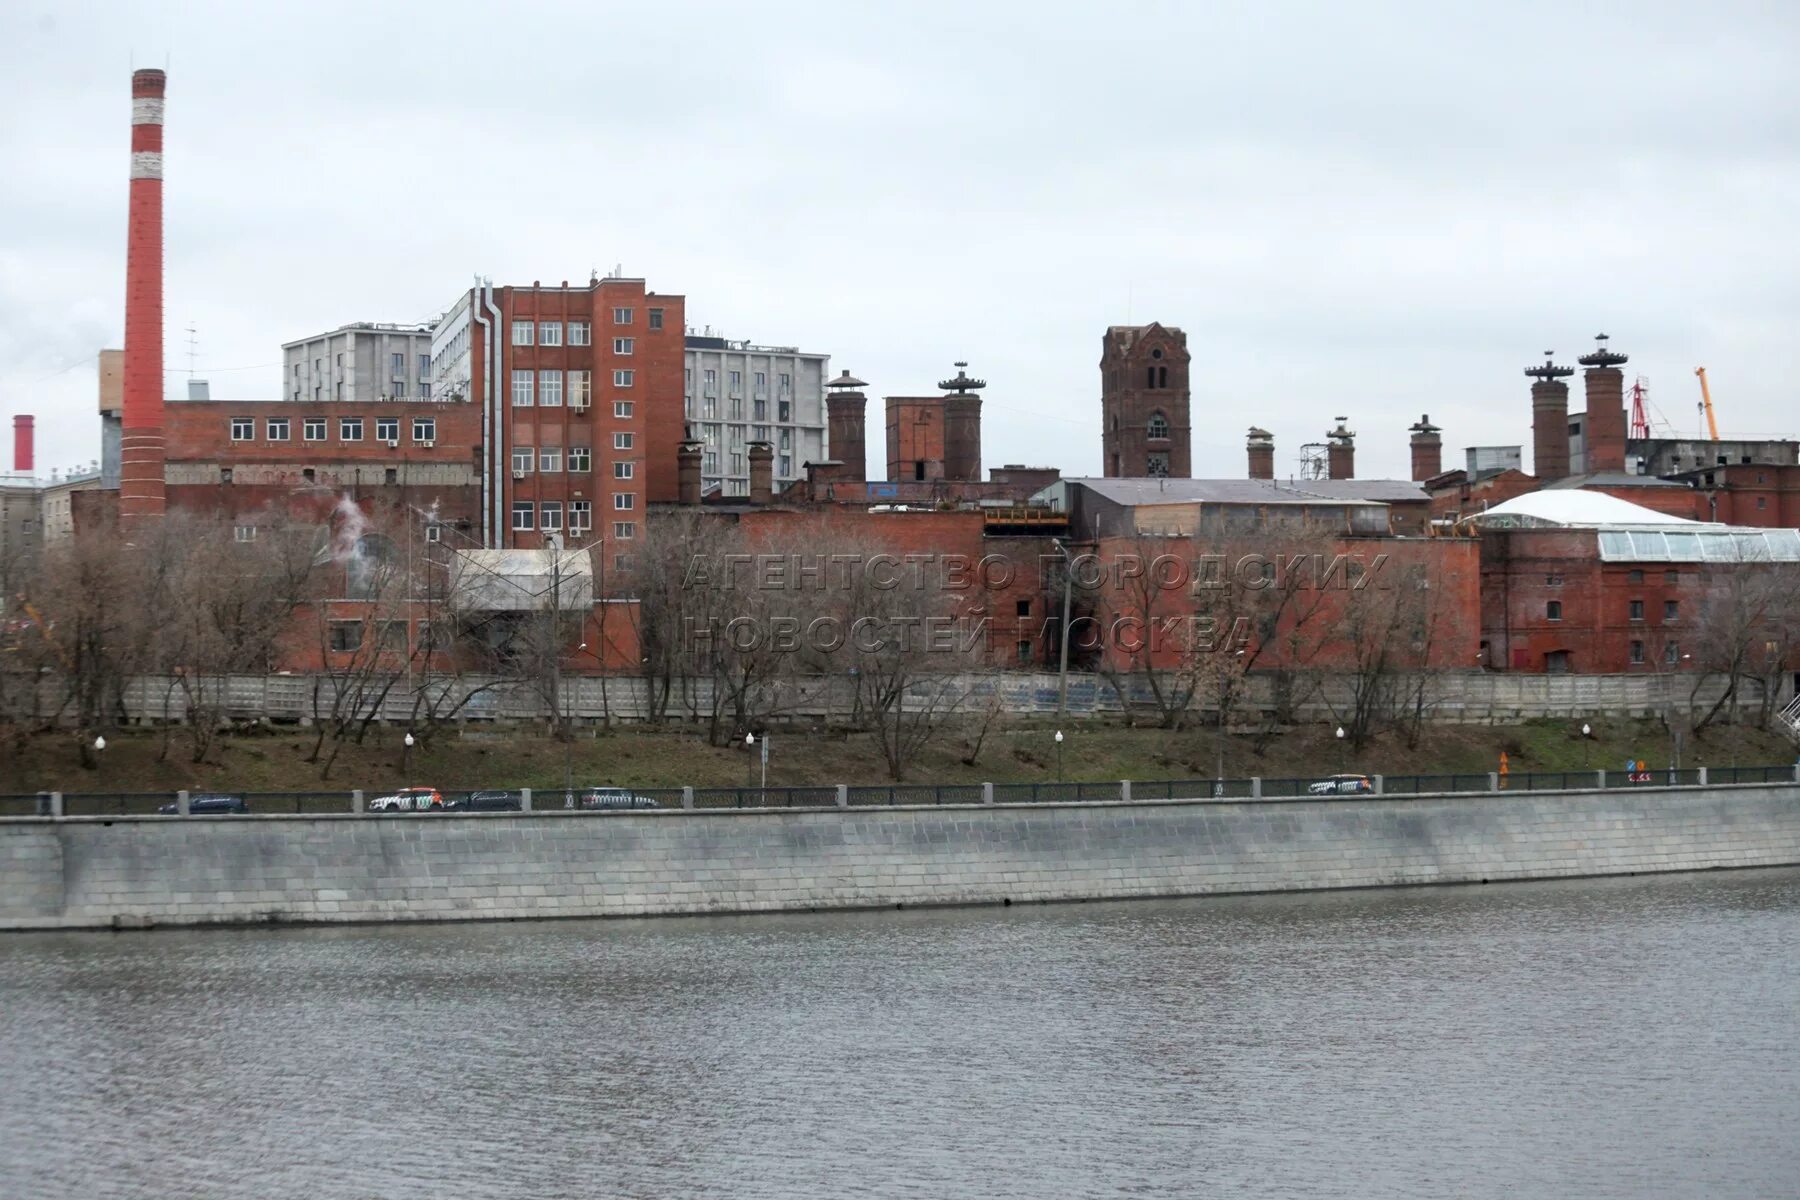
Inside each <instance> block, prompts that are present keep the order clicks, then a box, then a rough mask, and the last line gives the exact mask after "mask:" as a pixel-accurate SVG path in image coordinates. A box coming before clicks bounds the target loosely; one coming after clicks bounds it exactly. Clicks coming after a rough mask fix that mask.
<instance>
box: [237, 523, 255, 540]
mask: <svg viewBox="0 0 1800 1200" xmlns="http://www.w3.org/2000/svg"><path fill="white" fill-rule="evenodd" d="M231 536H232V537H234V538H236V539H237V540H238V541H240V542H254V541H255V540H256V526H254V525H234V526H232V527H231Z"/></svg>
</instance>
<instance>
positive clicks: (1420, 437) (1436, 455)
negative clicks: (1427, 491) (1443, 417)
mask: <svg viewBox="0 0 1800 1200" xmlns="http://www.w3.org/2000/svg"><path fill="white" fill-rule="evenodd" d="M1410 432H1411V433H1412V477H1413V479H1414V480H1415V481H1420V480H1426V479H1430V478H1431V477H1432V476H1433V475H1441V474H1443V471H1444V439H1443V438H1441V437H1439V436H1438V432H1439V430H1438V427H1437V426H1436V425H1433V424H1432V423H1431V417H1430V416H1429V415H1426V416H1421V417H1420V418H1419V423H1418V424H1417V425H1414V426H1413V427H1412V429H1411V431H1410Z"/></svg>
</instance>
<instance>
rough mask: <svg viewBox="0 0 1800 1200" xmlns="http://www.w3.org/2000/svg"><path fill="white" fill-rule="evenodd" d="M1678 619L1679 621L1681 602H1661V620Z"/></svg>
mask: <svg viewBox="0 0 1800 1200" xmlns="http://www.w3.org/2000/svg"><path fill="white" fill-rule="evenodd" d="M1680 619H1681V601H1679V600H1664V601H1663V620H1665V621H1677V620H1680Z"/></svg>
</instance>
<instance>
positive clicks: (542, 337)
mask: <svg viewBox="0 0 1800 1200" xmlns="http://www.w3.org/2000/svg"><path fill="white" fill-rule="evenodd" d="M635 315H636V314H635V313H634V312H633V311H632V310H631V309H629V308H615V309H613V324H614V325H630V324H631V323H632V319H633V317H634V316H635ZM648 315H649V327H650V328H651V329H661V328H662V327H663V310H662V309H660V308H652V309H650V310H649V313H648ZM565 332H566V333H567V334H568V339H569V340H568V344H569V345H571V346H591V345H593V341H594V334H593V327H592V325H590V324H589V323H588V322H587V321H567V322H564V321H518V320H515V321H514V322H513V326H512V344H513V345H515V346H560V345H562V344H563V335H564V333H565ZM621 343H623V344H624V346H625V349H622V350H621V349H620V348H619V347H620V344H621ZM613 353H614V354H630V353H631V339H630V338H614V339H613Z"/></svg>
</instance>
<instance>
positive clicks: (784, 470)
mask: <svg viewBox="0 0 1800 1200" xmlns="http://www.w3.org/2000/svg"><path fill="white" fill-rule="evenodd" d="M793 473H794V456H793V455H791V454H784V455H782V456H781V466H780V467H779V468H777V470H776V474H778V475H792V474H793Z"/></svg>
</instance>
